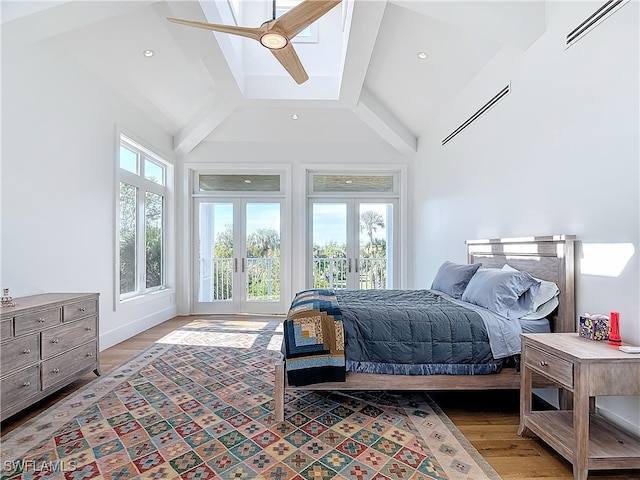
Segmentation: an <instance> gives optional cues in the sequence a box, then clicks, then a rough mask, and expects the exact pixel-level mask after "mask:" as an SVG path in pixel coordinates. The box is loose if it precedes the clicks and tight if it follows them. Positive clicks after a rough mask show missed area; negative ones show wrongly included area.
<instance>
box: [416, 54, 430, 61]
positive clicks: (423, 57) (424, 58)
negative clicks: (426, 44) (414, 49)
mask: <svg viewBox="0 0 640 480" xmlns="http://www.w3.org/2000/svg"><path fill="white" fill-rule="evenodd" d="M428 57H429V55H427V52H418V58H419V59H420V60H426V59H427V58H428Z"/></svg>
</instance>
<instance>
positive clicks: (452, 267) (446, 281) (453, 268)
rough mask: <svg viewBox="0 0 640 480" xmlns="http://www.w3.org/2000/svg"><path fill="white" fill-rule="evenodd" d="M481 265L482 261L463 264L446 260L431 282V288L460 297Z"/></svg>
mask: <svg viewBox="0 0 640 480" xmlns="http://www.w3.org/2000/svg"><path fill="white" fill-rule="evenodd" d="M481 266H482V264H481V263H472V264H470V265H462V264H459V263H453V262H449V261H446V262H444V263H443V264H442V265H441V266H440V268H439V269H438V273H436V276H435V278H434V279H433V283H432V284H431V290H438V291H439V292H443V293H446V294H447V295H451V296H452V297H453V298H457V299H459V298H460V297H462V293H463V292H464V290H465V288H467V284H468V283H469V280H471V277H473V274H474V273H476V271H477V270H478V269H479V268H480V267H481Z"/></svg>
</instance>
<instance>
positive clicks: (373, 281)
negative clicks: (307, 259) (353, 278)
mask: <svg viewBox="0 0 640 480" xmlns="http://www.w3.org/2000/svg"><path fill="white" fill-rule="evenodd" d="M347 265H348V260H347V259H346V258H335V257H334V258H314V259H313V287H314V288H333V289H344V288H347ZM352 268H356V267H355V265H352ZM357 268H358V273H359V279H358V288H359V289H360V290H371V289H380V290H383V289H386V288H387V259H386V258H359V259H358V267H357Z"/></svg>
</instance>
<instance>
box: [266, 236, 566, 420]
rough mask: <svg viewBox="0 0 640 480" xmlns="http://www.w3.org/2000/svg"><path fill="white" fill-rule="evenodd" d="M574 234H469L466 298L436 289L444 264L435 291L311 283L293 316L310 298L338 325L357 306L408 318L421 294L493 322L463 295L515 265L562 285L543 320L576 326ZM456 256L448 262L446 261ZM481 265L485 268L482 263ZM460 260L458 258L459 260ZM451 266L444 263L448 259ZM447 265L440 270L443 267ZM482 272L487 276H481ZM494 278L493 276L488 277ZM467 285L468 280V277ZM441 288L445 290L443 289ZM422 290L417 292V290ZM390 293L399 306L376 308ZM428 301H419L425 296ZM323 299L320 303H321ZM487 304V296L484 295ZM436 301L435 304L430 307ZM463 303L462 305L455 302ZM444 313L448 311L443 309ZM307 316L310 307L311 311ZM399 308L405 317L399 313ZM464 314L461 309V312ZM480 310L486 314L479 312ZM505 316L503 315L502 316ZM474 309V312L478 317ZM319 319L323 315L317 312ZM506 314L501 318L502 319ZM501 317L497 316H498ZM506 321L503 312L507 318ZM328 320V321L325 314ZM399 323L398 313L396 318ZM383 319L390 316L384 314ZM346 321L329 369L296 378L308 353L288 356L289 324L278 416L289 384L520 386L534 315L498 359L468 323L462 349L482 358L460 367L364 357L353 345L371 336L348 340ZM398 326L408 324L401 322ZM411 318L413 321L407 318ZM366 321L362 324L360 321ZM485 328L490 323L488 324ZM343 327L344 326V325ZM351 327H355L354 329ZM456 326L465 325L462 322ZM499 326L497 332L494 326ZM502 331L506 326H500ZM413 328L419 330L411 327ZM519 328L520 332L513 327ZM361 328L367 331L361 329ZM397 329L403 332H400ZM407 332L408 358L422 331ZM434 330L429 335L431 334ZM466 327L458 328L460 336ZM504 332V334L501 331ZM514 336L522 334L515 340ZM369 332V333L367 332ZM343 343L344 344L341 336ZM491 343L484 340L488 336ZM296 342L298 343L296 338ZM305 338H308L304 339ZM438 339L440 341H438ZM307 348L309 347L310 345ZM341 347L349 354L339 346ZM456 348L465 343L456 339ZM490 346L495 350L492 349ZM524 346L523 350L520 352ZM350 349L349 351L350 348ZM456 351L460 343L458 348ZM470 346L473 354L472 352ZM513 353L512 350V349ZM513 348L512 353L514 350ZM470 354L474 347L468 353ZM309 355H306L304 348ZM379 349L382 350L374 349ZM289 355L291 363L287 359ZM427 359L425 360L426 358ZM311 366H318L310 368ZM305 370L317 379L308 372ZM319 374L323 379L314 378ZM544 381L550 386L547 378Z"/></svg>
mask: <svg viewBox="0 0 640 480" xmlns="http://www.w3.org/2000/svg"><path fill="white" fill-rule="evenodd" d="M575 241H576V239H575V236H573V235H554V236H543V237H527V238H511V239H491V240H472V241H467V242H466V246H467V264H466V265H465V266H459V267H461V268H466V269H467V270H472V271H473V272H474V273H472V274H471V281H472V282H474V283H475V285H474V284H472V283H471V282H470V281H468V284H469V285H471V286H472V287H473V288H468V287H467V288H466V289H465V288H463V291H464V292H465V293H463V295H466V297H465V298H458V295H456V293H457V292H456V291H455V288H454V291H453V292H452V291H446V292H443V291H440V290H438V289H434V287H439V285H436V279H437V278H439V277H440V276H441V275H440V271H439V272H438V274H437V275H436V279H434V285H432V287H431V289H429V290H391V291H378V292H375V291H374V292H369V293H362V294H361V293H357V292H356V291H343V292H338V291H335V292H333V291H317V290H310V291H305V292H300V293H299V294H298V295H297V296H296V298H295V299H294V301H293V302H292V306H291V308H290V310H289V315H288V320H290V319H292V318H294V317H295V315H296V313H297V312H299V311H301V310H305V309H308V308H309V307H308V306H307V305H308V304H310V302H311V303H313V305H314V307H317V306H318V305H321V306H322V307H321V308H320V309H319V310H317V311H316V312H315V313H318V314H319V315H321V316H323V317H328V318H329V320H330V323H331V324H332V325H333V322H332V321H331V319H333V318H334V316H335V317H336V318H342V315H344V317H345V318H347V317H351V316H353V315H355V316H357V315H358V312H361V311H363V310H366V311H368V312H369V314H370V315H373V316H374V317H375V316H376V315H379V316H380V318H383V317H384V318H385V319H386V318H387V316H388V314H393V315H396V316H395V317H393V318H400V319H403V318H405V317H407V316H409V317H410V316H415V315H420V311H419V310H418V311H414V310H415V308H414V305H415V303H416V298H420V299H426V303H430V304H434V305H435V306H436V307H437V310H438V311H439V312H440V314H441V315H445V316H448V315H450V313H449V310H451V309H452V308H453V307H451V305H450V303H455V304H458V306H459V307H462V310H463V311H465V307H466V308H467V309H469V310H471V311H473V312H475V313H466V314H465V313H463V315H467V316H468V317H469V322H472V321H474V322H476V323H477V322H478V318H481V323H482V324H483V325H486V326H487V327H488V326H489V325H488V324H487V323H486V322H487V318H486V317H487V315H486V313H483V312H482V310H484V309H483V308H482V307H480V308H478V307H477V306H476V305H473V307H472V308H469V307H470V306H469V304H468V302H465V301H464V300H471V299H472V298H471V297H472V295H473V292H472V291H471V290H473V291H476V290H477V289H478V285H480V286H481V285H482V281H484V275H488V274H496V275H502V274H499V273H496V272H497V271H504V270H512V271H517V272H526V273H527V274H529V275H525V274H523V275H520V274H516V275H518V276H521V277H525V276H526V277H528V278H530V277H534V278H535V280H538V281H542V283H546V282H552V283H553V284H555V285H556V286H557V287H558V290H559V293H558V294H557V295H556V296H555V300H554V302H555V303H554V304H553V307H554V309H553V311H552V312H551V313H550V314H548V315H547V314H545V318H544V319H543V320H545V321H546V320H548V323H547V325H548V329H549V331H552V332H574V331H575V330H576V320H575V319H576V317H575V294H574V261H575V260H574V244H575ZM445 263H449V262H445ZM480 264H481V267H479V265H480ZM454 265H455V264H454ZM443 267H444V264H443ZM443 267H441V270H442V268H443ZM480 273H482V275H480ZM488 281H489V282H490V281H491V280H490V279H489V280H488ZM465 287H466V284H465ZM534 287H535V288H532V290H533V292H532V295H533V294H535V293H537V292H538V287H539V283H538V286H535V285H534ZM442 290H446V288H443V289H442ZM416 295H417V296H418V297H416ZM386 297H395V300H394V305H395V306H394V308H393V309H387V310H395V311H393V312H390V311H385V310H384V308H382V309H378V310H377V311H376V310H375V308H377V307H376V305H381V304H382V303H381V302H384V301H385V298H386ZM422 301H423V300H420V302H422ZM318 302H320V303H318ZM480 303H482V302H480ZM429 308H431V307H429ZM455 309H458V307H455ZM442 312H444V313H442ZM500 312H501V313H502V314H503V315H504V316H511V317H513V319H512V320H515V319H516V317H519V316H520V314H518V313H513V314H511V312H508V313H505V312H502V311H500ZM305 315H307V316H308V314H305ZM397 315H399V317H398V316H397ZM455 315H459V313H455ZM478 315H479V317H478ZM503 315H499V316H498V317H502V316H503ZM474 316H475V317H474ZM316 320H317V319H316ZM498 320H499V319H498ZM498 320H496V321H498ZM503 320H504V319H503ZM323 321H327V320H326V318H325V319H324V320H323ZM368 321H369V322H371V321H375V319H373V320H372V319H369V320H368ZM393 321H394V322H395V321H397V320H393ZM466 321H467V320H464V321H462V320H457V323H455V322H454V323H455V324H456V325H465V323H464V322H466ZM287 323H288V324H292V323H293V322H292V321H289V322H287V321H285V327H287ZM381 323H384V322H382V321H381ZM528 323H529V324H531V325H533V326H534V327H537V326H539V325H541V324H542V323H541V322H540V321H539V320H536V321H533V322H528ZM335 324H336V325H339V329H338V332H337V333H336V334H335V337H336V338H335V339H334V338H329V339H327V338H325V339H324V341H325V342H326V341H327V340H331V341H332V342H333V344H334V345H338V347H336V350H335V351H334V350H331V351H327V352H326V353H327V354H326V356H325V358H324V359H323V361H325V362H326V363H325V364H324V365H326V368H324V367H323V368H321V369H316V370H318V371H322V374H321V375H320V376H318V377H309V375H306V373H305V370H304V369H302V370H301V374H299V375H298V376H297V377H296V373H295V372H296V371H295V368H294V367H293V366H292V365H294V362H295V361H298V360H303V361H304V360H305V359H304V358H302V359H298V358H293V357H289V358H287V357H288V356H289V353H290V350H291V349H290V348H289V345H287V342H288V340H287V335H288V333H287V332H288V331H289V332H290V331H291V329H289V330H287V328H285V340H284V344H283V352H285V353H286V354H285V355H284V357H285V358H283V359H281V360H279V361H278V362H277V363H276V365H275V414H276V418H277V419H278V420H283V419H284V405H285V394H286V391H287V390H292V389H298V390H422V391H430V390H431V391H434V390H492V389H518V388H520V374H519V369H518V368H517V360H518V358H519V333H518V332H519V331H521V330H519V329H520V328H522V326H524V327H525V328H526V327H527V322H526V321H525V322H521V323H519V326H518V327H517V328H516V329H515V330H513V331H511V332H508V333H505V334H504V336H505V337H511V338H509V340H508V341H506V340H505V341H504V343H505V344H507V345H509V346H508V347H507V348H508V349H509V348H510V350H509V351H508V352H506V351H503V350H501V353H500V355H496V356H498V357H499V358H494V353H495V351H496V347H495V346H494V343H493V341H494V340H495V338H494V339H491V338H490V340H492V341H488V340H487V339H486V338H485V340H482V341H480V340H478V339H477V338H475V337H474V335H476V334H475V333H473V332H474V331H475V330H477V328H476V327H475V326H474V325H473V324H472V323H470V326H469V327H468V328H466V327H465V328H464V329H462V330H464V332H463V333H462V334H461V335H462V336H463V337H464V335H467V337H464V338H462V340H464V341H461V342H459V343H460V344H461V345H462V346H461V347H460V348H462V349H463V351H465V352H466V351H467V350H469V352H470V351H471V350H473V355H476V354H478V357H474V359H473V360H472V361H471V362H470V363H471V365H462V366H460V369H459V370H455V368H458V367H457V366H456V367H455V368H453V367H450V366H448V365H444V364H442V363H434V364H428V363H427V364H425V363H424V362H429V361H431V360H429V359H427V360H424V362H423V361H422V360H421V361H420V362H418V363H419V367H416V366H415V365H411V362H412V361H413V360H409V361H408V362H409V365H406V366H405V365H404V364H403V361H400V362H399V363H400V365H392V366H389V365H387V364H384V363H381V365H382V368H380V365H379V364H378V362H376V361H375V359H374V361H369V360H370V359H365V360H366V361H361V360H362V359H360V358H358V355H359V353H358V352H356V353H353V352H354V350H353V344H356V343H362V342H363V341H366V340H367V339H366V338H365V339H364V340H362V339H361V338H360V337H358V339H357V341H354V340H349V339H350V338H355V337H351V335H354V333H353V331H352V330H353V329H352V328H351V327H350V326H349V324H347V325H346V326H342V322H341V321H339V322H336V323H335ZM503 324H504V325H507V324H511V325H514V323H513V322H505V323H503ZM396 325H404V324H402V323H399V324H396ZM407 325H409V324H408V323H407ZM358 328H360V327H358ZM403 328H404V327H402V326H400V327H397V326H396V327H395V331H396V332H402V331H403ZM483 328H484V327H483ZM340 329H343V330H344V332H342V331H340ZM350 329H351V330H350ZM457 330H461V329H460V328H459V327H457ZM486 330H487V331H486V332H485V334H484V336H485V337H492V336H493V337H496V334H495V330H494V329H493V327H492V328H487V329H486ZM492 331H493V333H490V332H492ZM498 331H501V332H502V331H503V330H501V328H498ZM412 332H413V331H412ZM514 332H515V334H514ZM324 335H325V336H330V337H332V336H333V335H334V333H333V332H331V333H330V334H329V335H327V330H325V333H324ZM341 335H342V337H344V338H346V342H345V341H344V340H341ZM358 335H360V333H359V334H358ZM396 335H397V333H396ZM407 335H409V334H407V333H406V332H405V338H406V339H407V341H406V345H405V344H404V343H403V342H401V341H400V342H398V341H397V340H398V338H395V340H396V341H395V342H393V343H394V345H395V346H394V348H395V349H396V350H394V352H393V355H394V356H397V357H399V358H403V355H404V353H406V352H405V351H407V352H409V353H407V355H406V356H407V357H411V358H413V357H412V355H413V354H414V353H415V351H416V349H415V348H413V349H412V347H411V345H410V344H413V340H414V338H413V337H412V335H413V336H415V333H412V334H410V335H409V336H407ZM425 335H426V336H427V337H428V335H427V334H425ZM458 335H459V334H458V333H456V334H455V336H456V338H457V336H458ZM500 335H502V334H500ZM514 335H515V340H514V338H513V337H514ZM365 336H366V335H365ZM496 338H497V340H496V341H497V342H498V343H500V342H501V338H499V336H498V337H496ZM423 340H424V341H425V342H429V341H430V340H429V338H426V337H425V338H424V339H423ZM514 341H517V346H514ZM340 342H342V344H341V343H340ZM483 342H484V343H483ZM289 343H290V344H291V343H293V342H292V341H290V340H289ZM303 343H304V342H303ZM344 343H346V344H350V345H351V347H347V348H345V345H344ZM433 343H434V347H433V348H429V344H428V343H424V345H422V346H421V347H420V348H419V350H420V351H422V352H424V351H428V353H429V355H436V357H434V358H436V359H437V358H438V357H437V350H438V348H440V347H441V345H439V344H438V342H433ZM436 344H437V345H436ZM303 348H304V346H303ZM340 348H342V353H341V352H340ZM455 348H458V346H456V347H455ZM487 348H489V349H490V352H489V355H488V356H487ZM516 349H517V351H516ZM345 350H346V355H345V354H344V351H345ZM452 351H453V350H452ZM469 352H468V353H469ZM505 352H506V353H505ZM507 353H508V355H507ZM469 354H471V353H469ZM302 356H303V357H304V354H303V355H302ZM374 356H375V355H374ZM287 362H288V363H287ZM421 362H422V363H421ZM309 371H312V370H309ZM305 376H307V377H309V378H312V381H311V382H310V381H309V379H308V378H307V379H305ZM316 379H317V381H315V380H316ZM540 386H543V385H540Z"/></svg>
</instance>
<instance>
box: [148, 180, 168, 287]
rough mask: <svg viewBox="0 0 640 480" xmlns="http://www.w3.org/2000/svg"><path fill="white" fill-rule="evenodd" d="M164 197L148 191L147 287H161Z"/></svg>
mask: <svg viewBox="0 0 640 480" xmlns="http://www.w3.org/2000/svg"><path fill="white" fill-rule="evenodd" d="M163 210H164V198H163V197H162V195H158V194H157V193H151V192H146V198H145V213H144V221H145V225H144V227H145V236H146V238H145V240H146V276H147V288H153V287H159V286H161V285H162V284H163V277H162V217H163V215H162V212H163Z"/></svg>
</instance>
